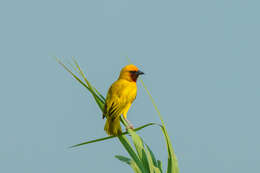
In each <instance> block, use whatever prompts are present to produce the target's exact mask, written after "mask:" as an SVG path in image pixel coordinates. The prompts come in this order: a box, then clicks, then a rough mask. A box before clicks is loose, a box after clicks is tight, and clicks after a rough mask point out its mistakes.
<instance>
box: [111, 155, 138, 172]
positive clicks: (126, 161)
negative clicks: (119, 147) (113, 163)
mask: <svg viewBox="0 0 260 173" xmlns="http://www.w3.org/2000/svg"><path fill="white" fill-rule="evenodd" d="M115 157H116V158H117V159H118V160H120V161H122V162H124V163H126V164H128V165H130V166H131V167H132V169H133V170H134V172H135V173H142V172H141V171H140V169H139V168H138V166H137V165H136V163H135V162H134V161H133V160H131V159H130V158H128V157H125V156H120V155H116V156H115Z"/></svg>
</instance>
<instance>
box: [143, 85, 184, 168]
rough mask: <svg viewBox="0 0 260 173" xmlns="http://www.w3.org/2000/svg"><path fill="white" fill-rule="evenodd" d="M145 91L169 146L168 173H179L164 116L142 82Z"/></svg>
mask: <svg viewBox="0 0 260 173" xmlns="http://www.w3.org/2000/svg"><path fill="white" fill-rule="evenodd" d="M140 81H141V83H142V85H143V87H144V89H145V90H146V92H147V94H148V95H149V97H150V99H151V101H152V104H153V106H154V108H155V110H156V111H157V114H158V116H159V118H160V120H161V122H162V126H161V129H162V132H163V134H164V137H165V141H166V145H167V151H168V165H167V173H179V168H178V161H177V158H176V156H175V153H174V150H173V147H172V144H171V141H170V137H169V135H168V133H167V130H166V128H165V124H164V122H163V118H162V115H161V113H160V111H159V109H158V107H157V105H156V104H155V101H154V99H153V97H152V95H151V94H150V92H149V90H148V89H147V87H146V86H145V84H144V82H143V81H142V80H140Z"/></svg>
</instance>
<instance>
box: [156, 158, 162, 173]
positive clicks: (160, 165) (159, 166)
mask: <svg viewBox="0 0 260 173" xmlns="http://www.w3.org/2000/svg"><path fill="white" fill-rule="evenodd" d="M157 165H158V168H159V169H160V171H161V173H163V168H162V162H161V161H160V160H157Z"/></svg>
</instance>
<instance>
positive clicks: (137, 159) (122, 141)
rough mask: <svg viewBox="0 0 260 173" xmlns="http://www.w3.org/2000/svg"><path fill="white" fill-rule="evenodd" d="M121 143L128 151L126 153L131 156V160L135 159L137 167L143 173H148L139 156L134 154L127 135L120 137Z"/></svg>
mask: <svg viewBox="0 0 260 173" xmlns="http://www.w3.org/2000/svg"><path fill="white" fill-rule="evenodd" d="M118 139H119V141H120V142H121V144H122V145H123V146H124V148H125V149H126V151H127V152H128V154H129V155H130V156H131V158H132V159H133V161H134V162H135V163H136V165H137V166H138V168H139V169H140V170H141V172H142V173H146V171H145V167H144V165H143V164H142V162H141V160H140V159H139V158H138V156H137V155H136V153H135V152H134V149H133V147H132V146H131V144H130V142H129V141H128V139H127V138H126V136H125V135H122V136H118Z"/></svg>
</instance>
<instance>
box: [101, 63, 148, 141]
mask: <svg viewBox="0 0 260 173" xmlns="http://www.w3.org/2000/svg"><path fill="white" fill-rule="evenodd" d="M143 74H144V72H142V71H140V70H139V69H138V68H137V67H136V66H135V65H133V64H129V65H126V66H125V67H123V68H122V69H121V71H120V75H119V77H118V79H117V80H116V81H115V82H114V83H113V84H112V85H111V86H110V88H109V90H108V92H107V96H106V100H105V105H104V111H103V119H104V118H106V123H105V127H104V130H105V131H106V133H107V134H108V135H109V136H118V135H120V134H122V129H121V126H120V116H121V115H123V118H124V119H125V120H126V122H127V123H128V126H127V129H129V128H131V129H133V125H132V124H131V123H130V121H129V120H127V112H128V110H129V109H130V107H131V104H132V103H133V101H134V100H135V98H136V95H137V85H136V81H137V79H138V77H139V75H143Z"/></svg>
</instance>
